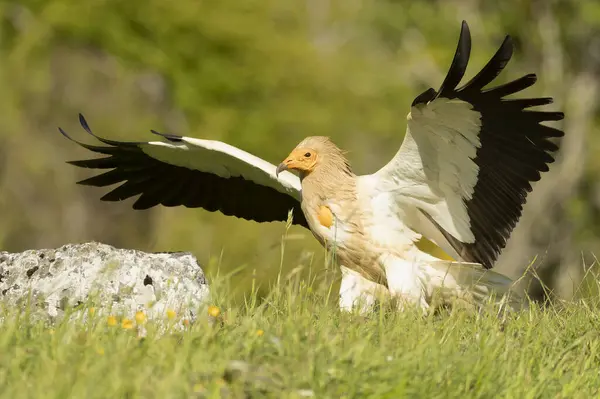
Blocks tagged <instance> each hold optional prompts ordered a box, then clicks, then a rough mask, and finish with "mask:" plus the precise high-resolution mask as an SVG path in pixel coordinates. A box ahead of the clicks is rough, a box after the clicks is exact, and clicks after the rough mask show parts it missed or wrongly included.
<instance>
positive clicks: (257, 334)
mask: <svg viewBox="0 0 600 399" xmlns="http://www.w3.org/2000/svg"><path fill="white" fill-rule="evenodd" d="M264 334H265V332H264V331H263V330H256V336H257V337H262V336H263V335H264Z"/></svg>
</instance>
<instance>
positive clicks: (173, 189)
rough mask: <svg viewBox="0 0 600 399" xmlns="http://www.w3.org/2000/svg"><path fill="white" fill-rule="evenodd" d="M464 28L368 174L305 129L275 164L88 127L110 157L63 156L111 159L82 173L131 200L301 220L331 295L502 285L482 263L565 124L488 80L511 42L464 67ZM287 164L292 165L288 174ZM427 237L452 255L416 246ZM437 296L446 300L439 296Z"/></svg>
mask: <svg viewBox="0 0 600 399" xmlns="http://www.w3.org/2000/svg"><path fill="white" fill-rule="evenodd" d="M470 51H471V36H470V32H469V28H468V26H467V24H466V22H464V21H463V23H462V29H461V32H460V37H459V42H458V46H457V49H456V52H455V55H454V59H453V61H452V64H451V66H450V69H449V71H448V74H447V75H446V77H445V79H444V81H443V82H442V84H441V86H440V88H439V89H438V90H437V91H436V90H434V89H432V88H430V89H428V90H426V91H425V92H423V93H421V94H420V95H418V96H417V97H416V98H415V100H414V101H413V103H412V104H411V107H410V112H409V114H408V117H407V129H406V134H405V136H404V140H403V142H402V145H401V146H400V148H399V150H398V152H397V153H396V154H395V156H394V157H393V158H392V159H391V160H390V161H389V162H388V163H387V164H386V165H385V166H383V167H382V168H381V169H379V170H378V171H376V172H375V173H373V174H369V175H362V176H357V175H355V174H354V173H353V172H352V168H351V166H350V164H349V162H348V160H347V159H346V157H345V156H344V152H343V151H342V150H341V149H340V148H338V147H337V146H336V145H335V144H334V143H333V142H332V141H331V140H330V139H329V138H327V137H307V138H305V139H304V140H302V141H301V142H300V143H299V144H298V145H297V146H296V147H295V148H294V149H293V150H292V151H291V153H290V154H289V155H288V156H287V157H286V158H285V159H284V160H283V162H281V163H280V164H279V165H274V164H272V163H270V162H267V161H265V160H263V159H261V158H258V157H256V156H254V155H252V154H250V153H248V152H245V151H243V150H241V149H239V148H236V147H233V146H231V145H229V144H226V143H223V142H220V141H214V140H203V139H197V138H191V137H182V136H177V135H173V134H163V133H158V132H156V131H152V132H153V133H154V134H157V135H159V136H160V137H161V139H162V140H160V141H150V142H121V141H114V140H108V139H105V138H101V137H98V136H95V135H94V134H93V133H92V131H91V130H90V128H89V126H88V124H87V122H86V121H85V119H84V118H83V116H81V115H80V122H81V125H82V126H83V128H84V129H85V131H87V133H89V134H91V135H93V136H94V137H95V138H96V139H97V140H99V141H100V142H102V143H103V144H104V145H103V146H95V145H89V144H84V143H82V142H78V141H75V140H73V139H71V138H70V137H69V136H68V135H67V134H66V133H65V132H64V131H63V130H62V129H60V128H59V130H60V132H61V133H62V134H63V135H64V136H66V137H67V138H69V139H70V140H72V141H75V142H76V143H77V144H79V145H81V146H82V147H84V148H87V149H88V150H91V151H93V152H96V153H100V154H105V155H107V156H106V157H103V158H96V159H86V160H80V161H72V162H69V163H71V164H73V165H76V166H79V167H83V168H92V169H108V171H106V172H104V173H102V174H100V175H96V176H94V177H91V178H88V179H86V180H83V181H80V182H79V184H83V185H88V186H95V187H106V186H110V185H113V184H117V183H122V184H121V185H119V186H118V187H116V188H114V189H113V190H112V191H110V192H108V193H107V194H106V195H104V196H103V197H102V198H101V200H103V201H122V200H125V199H127V198H130V197H134V196H138V195H139V197H138V198H137V200H136V201H135V202H134V203H133V208H134V209H148V208H151V207H154V206H156V205H159V204H160V205H164V206H179V205H183V206H185V207H189V208H204V209H206V210H208V211H220V212H222V213H223V214H225V215H231V216H236V217H239V218H243V219H247V220H254V221H256V222H271V221H286V220H287V218H288V213H289V212H290V211H292V212H293V223H294V224H297V225H300V226H303V227H305V228H307V229H309V230H310V231H311V232H312V233H313V235H314V236H315V237H316V239H317V240H318V241H319V242H320V243H321V244H322V245H323V246H325V247H326V248H327V249H329V250H331V251H335V254H336V256H337V261H338V264H339V265H340V267H341V268H342V283H341V289H340V307H341V308H342V309H345V310H349V309H352V308H353V307H355V306H359V307H360V309H361V310H362V311H365V310H366V309H369V307H370V306H371V305H372V304H373V303H374V301H375V300H376V298H377V296H378V295H380V294H381V295H388V296H390V297H393V298H400V299H402V301H400V302H401V303H403V304H411V305H416V306H417V307H419V308H421V309H424V310H425V309H428V308H429V307H430V306H431V304H432V301H433V297H434V294H435V293H436V292H442V293H443V295H442V296H441V298H443V300H444V301H445V300H447V301H450V300H451V298H467V299H469V300H471V301H475V302H477V303H481V302H482V301H483V300H486V299H487V298H489V297H490V296H492V294H493V295H496V294H498V293H500V294H502V295H503V294H505V293H507V292H508V291H509V288H510V284H511V280H510V279H509V278H507V277H505V276H503V275H501V274H499V273H495V272H493V271H491V270H489V269H490V268H492V266H493V265H494V262H495V261H496V258H497V257H498V255H499V253H500V251H501V250H502V249H503V248H504V246H505V245H506V241H507V239H508V238H509V235H510V234H511V231H512V230H513V228H514V227H515V225H516V223H517V221H518V220H519V218H520V216H521V212H522V207H523V204H524V203H525V201H526V198H527V194H528V193H529V192H530V191H531V190H532V186H531V184H532V182H535V181H538V180H539V179H540V175H541V173H542V172H546V171H548V169H549V167H548V165H549V164H550V163H552V162H554V158H553V155H552V153H553V152H555V151H556V150H558V145H557V144H556V143H554V142H553V141H552V139H554V138H558V137H561V136H563V134H564V133H563V132H562V131H561V130H559V129H556V128H554V127H549V126H546V125H543V124H541V123H542V122H547V121H558V120H561V119H563V113H562V112H544V111H539V110H531V109H530V108H531V107H536V106H541V105H546V104H550V103H552V98H520V99H507V98H506V97H507V96H510V95H512V94H515V93H519V92H521V91H522V90H524V89H526V88H528V87H530V86H532V85H533V84H534V83H535V82H536V75H534V74H528V75H525V76H523V77H521V78H519V79H516V80H513V81H510V82H509V83H506V84H502V85H499V86H496V87H493V88H486V86H487V85H489V84H490V83H491V82H492V81H493V80H494V79H495V78H496V77H497V76H498V74H499V73H500V72H501V71H502V70H503V69H504V67H505V66H506V64H507V63H508V61H509V60H510V58H511V56H512V53H513V45H512V40H511V38H510V36H506V38H505V40H504V41H503V43H502V45H501V46H500V48H499V49H498V51H497V52H496V53H495V55H494V56H493V57H492V58H491V59H490V61H489V62H488V63H487V64H486V65H485V66H484V67H483V69H481V71H480V72H479V73H478V74H477V75H476V76H475V77H473V78H472V79H471V80H470V81H468V82H467V83H466V84H464V85H463V86H461V87H459V88H457V86H458V84H459V83H460V81H461V80H462V78H463V75H464V74H465V70H466V68H467V63H468V60H469V55H470ZM292 172H295V173H292ZM423 239H425V240H429V241H430V242H433V243H434V244H435V245H437V246H438V247H439V248H441V249H442V250H443V251H445V252H446V253H447V254H448V255H449V256H450V257H451V258H452V259H453V260H447V259H440V258H437V257H434V256H432V255H430V254H428V253H427V252H425V251H422V250H421V249H420V247H419V245H417V243H418V242H420V240H423ZM444 301H442V303H443V302H444Z"/></svg>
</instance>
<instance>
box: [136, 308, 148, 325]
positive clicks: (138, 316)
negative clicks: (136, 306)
mask: <svg viewBox="0 0 600 399" xmlns="http://www.w3.org/2000/svg"><path fill="white" fill-rule="evenodd" d="M144 321H146V315H145V314H144V312H142V311H139V312H136V314H135V322H136V323H138V324H142V323H143V322H144Z"/></svg>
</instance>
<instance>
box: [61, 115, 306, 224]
mask: <svg viewBox="0 0 600 399" xmlns="http://www.w3.org/2000/svg"><path fill="white" fill-rule="evenodd" d="M79 121H80V123H81V126H82V127H83V129H84V130H85V131H86V132H87V133H88V134H90V135H92V136H93V137H95V138H96V139H97V140H99V141H101V142H102V143H104V144H106V145H107V146H93V145H89V144H84V143H81V142H79V141H77V140H74V139H73V138H71V137H70V136H69V135H68V134H67V133H66V132H65V131H64V130H63V129H61V128H59V131H60V133H61V134H62V135H63V136H65V137H66V138H68V139H69V140H71V141H73V142H75V143H77V144H79V145H80V146H82V147H83V148H86V149H88V150H90V151H93V152H96V153H100V154H106V155H109V156H108V157H104V158H96V159H86V160H79V161H70V162H68V163H70V164H71V165H75V166H79V167H82V168H91V169H110V170H109V171H106V172H104V173H102V174H99V175H96V176H93V177H90V178H88V179H85V180H82V181H80V182H78V183H79V184H82V185H87V186H94V187H106V186H111V185H113V184H117V183H122V184H121V185H119V186H118V187H116V188H114V189H112V190H111V191H109V192H108V193H106V194H105V195H104V196H103V197H101V198H100V199H101V200H102V201H122V200H125V199H128V198H131V197H134V196H137V195H139V197H138V198H137V200H136V201H135V202H134V204H133V208H134V209H137V210H143V209H149V208H152V207H154V206H157V205H163V206H169V207H172V206H179V205H183V206H185V207H188V208H204V209H206V210H208V211H212V212H214V211H221V212H222V213H223V214H225V215H228V216H236V217H240V218H243V219H247V220H254V221H256V222H271V221H286V220H287V217H288V212H289V210H290V209H292V210H293V215H294V218H293V223H294V224H297V225H301V226H304V227H306V228H308V223H307V222H306V219H305V217H304V213H303V212H302V209H301V207H300V202H299V201H298V200H297V199H295V198H294V197H292V196H290V195H287V194H284V193H280V192H279V191H277V190H275V189H273V188H270V187H266V186H262V185H259V184H256V183H254V182H253V181H249V180H246V179H244V178H242V177H230V178H223V177H220V176H217V175H214V174H212V173H208V172H203V171H199V170H192V169H188V168H183V167H179V166H175V165H171V164H168V163H165V162H161V161H159V160H157V159H154V158H152V157H150V156H149V155H147V154H146V153H144V152H143V151H142V149H141V148H140V146H139V145H140V144H146V143H144V142H120V141H114V140H108V139H104V138H102V137H99V136H97V135H95V134H94V133H93V132H92V130H91V129H90V127H89V125H88V123H87V121H86V120H85V118H84V117H83V115H81V114H80V115H79ZM152 133H154V134H157V135H160V136H161V137H163V138H165V139H167V140H168V141H171V142H178V141H181V137H180V136H176V135H172V134H165V133H158V132H156V131H152Z"/></svg>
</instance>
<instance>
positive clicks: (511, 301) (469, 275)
mask: <svg viewBox="0 0 600 399" xmlns="http://www.w3.org/2000/svg"><path fill="white" fill-rule="evenodd" d="M421 269H422V270H423V277H422V278H423V280H424V281H423V283H424V284H425V286H426V292H427V294H428V296H429V298H428V302H429V301H431V300H432V298H433V297H434V296H435V295H440V296H441V298H439V299H441V300H442V301H443V302H453V301H454V300H455V299H459V300H465V301H466V302H467V303H469V304H472V305H476V306H482V305H484V304H486V303H489V302H494V303H496V304H501V305H506V306H508V307H510V308H512V309H515V310H516V309H519V308H521V307H523V306H524V301H522V298H521V297H520V296H519V295H518V294H517V293H515V292H514V291H512V290H511V287H512V285H513V280H511V279H510V278H508V277H506V276H504V275H502V274H500V273H497V272H495V271H492V270H489V269H485V268H484V267H483V266H481V265H480V264H479V263H466V262H452V261H441V260H440V261H429V262H427V263H425V264H423V265H422V266H421Z"/></svg>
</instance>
